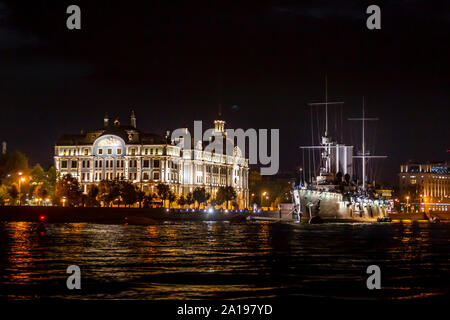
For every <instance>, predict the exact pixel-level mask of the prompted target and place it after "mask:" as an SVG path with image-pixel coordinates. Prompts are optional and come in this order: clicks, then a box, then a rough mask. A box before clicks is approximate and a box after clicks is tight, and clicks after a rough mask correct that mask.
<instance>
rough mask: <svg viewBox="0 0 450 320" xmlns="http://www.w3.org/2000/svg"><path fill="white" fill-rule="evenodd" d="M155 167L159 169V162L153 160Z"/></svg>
mask: <svg viewBox="0 0 450 320" xmlns="http://www.w3.org/2000/svg"><path fill="white" fill-rule="evenodd" d="M153 167H154V168H159V160H153Z"/></svg>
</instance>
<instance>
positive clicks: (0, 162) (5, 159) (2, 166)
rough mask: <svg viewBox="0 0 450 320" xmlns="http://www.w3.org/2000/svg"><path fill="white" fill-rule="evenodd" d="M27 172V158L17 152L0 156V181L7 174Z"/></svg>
mask: <svg viewBox="0 0 450 320" xmlns="http://www.w3.org/2000/svg"><path fill="white" fill-rule="evenodd" d="M19 171H22V172H27V171H28V158H27V157H26V156H25V155H24V154H23V153H21V152H19V151H13V152H7V153H5V154H0V179H4V178H5V177H7V176H8V174H10V175H13V174H16V173H17V172H19Z"/></svg>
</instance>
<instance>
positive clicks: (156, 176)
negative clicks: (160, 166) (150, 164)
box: [153, 172, 159, 180]
mask: <svg viewBox="0 0 450 320" xmlns="http://www.w3.org/2000/svg"><path fill="white" fill-rule="evenodd" d="M153 179H154V180H159V172H153Z"/></svg>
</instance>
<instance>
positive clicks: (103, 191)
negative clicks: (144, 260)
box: [0, 151, 237, 209]
mask: <svg viewBox="0 0 450 320" xmlns="http://www.w3.org/2000/svg"><path fill="white" fill-rule="evenodd" d="M86 191H87V192H86V193H83V192H82V188H81V185H80V183H79V182H78V180H77V179H76V178H74V177H72V176H71V175H65V176H62V177H59V176H58V174H57V172H56V170H55V168H54V167H53V166H50V167H48V168H47V170H44V169H43V168H42V167H41V166H40V165H39V164H37V165H35V166H34V167H32V168H30V167H29V165H28V159H27V157H26V156H25V155H23V154H22V153H20V152H18V151H14V152H8V153H6V154H2V155H0V205H23V204H33V205H50V204H51V205H61V206H71V207H74V206H86V207H98V206H105V207H111V206H135V205H136V206H139V207H140V208H141V207H150V206H161V207H168V208H171V207H172V206H173V204H175V203H176V204H177V205H178V206H179V207H195V208H197V209H198V208H200V207H201V206H207V205H208V204H209V205H212V206H215V205H219V206H220V205H223V204H224V203H225V204H226V207H227V208H229V205H230V202H231V205H232V206H233V207H237V204H236V203H235V202H234V200H235V199H236V198H237V194H236V191H235V190H234V188H233V187H231V186H227V187H219V188H218V190H217V192H216V195H215V197H211V194H210V193H208V192H207V191H206V189H205V188H203V187H197V188H194V189H193V190H192V192H189V193H188V194H186V195H181V196H177V194H176V193H175V192H174V190H173V189H172V187H171V186H169V185H168V184H164V183H159V184H158V185H156V192H147V193H146V192H144V191H142V190H141V189H140V188H139V186H138V185H136V184H132V183H131V182H129V181H125V180H102V181H100V182H99V183H98V184H91V185H89V186H88V188H87V190H86Z"/></svg>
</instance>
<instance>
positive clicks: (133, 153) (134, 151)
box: [131, 148, 136, 156]
mask: <svg viewBox="0 0 450 320" xmlns="http://www.w3.org/2000/svg"><path fill="white" fill-rule="evenodd" d="M131 155H132V156H135V155H136V149H135V148H132V149H131Z"/></svg>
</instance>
